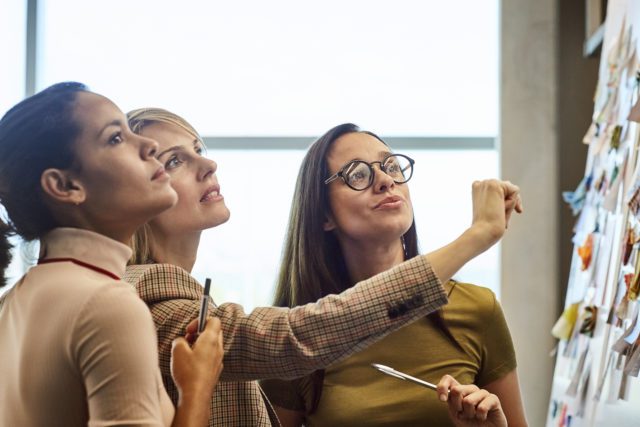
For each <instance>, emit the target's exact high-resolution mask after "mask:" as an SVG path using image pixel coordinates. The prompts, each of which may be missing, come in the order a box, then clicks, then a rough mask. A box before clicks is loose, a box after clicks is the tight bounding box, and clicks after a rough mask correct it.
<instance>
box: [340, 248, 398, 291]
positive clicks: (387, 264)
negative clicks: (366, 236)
mask: <svg viewBox="0 0 640 427" xmlns="http://www.w3.org/2000/svg"><path fill="white" fill-rule="evenodd" d="M340 246H341V247H342V253H343V255H344V260H345V263H346V266H347V270H348V271H349V277H350V278H351V281H352V283H357V282H360V281H362V280H366V279H368V278H370V277H372V276H375V275H376V274H378V273H382V272H383V271H386V270H389V269H390V268H392V267H394V266H396V265H398V264H400V263H402V262H403V261H404V249H403V248H402V241H401V240H400V239H394V240H393V242H384V243H375V244H372V243H371V242H366V243H365V242H356V241H345V240H341V241H340Z"/></svg>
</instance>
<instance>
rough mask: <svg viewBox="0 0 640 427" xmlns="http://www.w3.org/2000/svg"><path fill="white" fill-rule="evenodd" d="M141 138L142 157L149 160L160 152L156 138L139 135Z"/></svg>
mask: <svg viewBox="0 0 640 427" xmlns="http://www.w3.org/2000/svg"><path fill="white" fill-rule="evenodd" d="M138 138H139V139H140V157H141V158H142V159H143V160H148V159H150V158H152V157H155V155H156V154H157V153H158V142H157V141H156V140H155V139H151V138H147V137H144V136H140V135H138Z"/></svg>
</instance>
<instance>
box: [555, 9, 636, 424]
mask: <svg viewBox="0 0 640 427" xmlns="http://www.w3.org/2000/svg"><path fill="white" fill-rule="evenodd" d="M576 19H578V18H577V17H576ZM639 49H640V2H637V1H633V0H609V2H608V6H607V17H606V22H605V36H604V42H603V45H602V51H601V56H600V58H601V59H600V70H599V81H598V85H597V88H596V89H595V95H594V112H593V120H592V123H591V125H590V127H589V128H588V129H587V130H586V133H585V136H584V138H583V140H582V143H584V144H585V149H587V150H588V157H587V164H586V167H585V174H584V178H583V179H582V181H581V182H580V183H579V184H578V186H577V188H576V189H575V191H573V192H567V193H565V194H563V196H564V199H565V201H566V202H567V203H568V204H569V205H570V207H571V209H572V210H573V213H574V215H575V216H576V223H575V227H574V230H573V231H574V236H573V243H574V253H573V258H572V263H571V271H570V276H569V281H568V287H567V297H566V303H565V310H564V312H563V314H562V315H561V317H560V318H559V319H558V321H557V322H556V324H555V325H554V327H553V330H552V334H553V335H554V336H555V337H557V338H558V339H559V343H558V346H557V348H556V356H555V357H556V366H555V371H554V378H553V387H552V392H551V397H550V402H549V412H548V416H547V426H558V427H564V426H571V427H574V426H600V425H607V426H615V427H624V426H639V425H640V378H638V373H639V371H640V319H639V318H638V312H639V305H640V304H639V303H638V294H639V293H640V161H639V157H640V156H639V153H638V151H639V128H638V123H640V98H639V96H638V94H639V91H640V63H639V59H640V50H639ZM562 143H566V144H576V143H580V141H563V142H562Z"/></svg>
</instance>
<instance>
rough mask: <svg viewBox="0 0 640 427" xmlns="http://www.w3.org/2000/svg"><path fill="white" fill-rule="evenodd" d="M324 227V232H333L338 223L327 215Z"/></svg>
mask: <svg viewBox="0 0 640 427" xmlns="http://www.w3.org/2000/svg"><path fill="white" fill-rule="evenodd" d="M322 227H323V228H324V231H333V230H335V229H336V223H335V221H334V220H333V217H332V216H331V215H330V214H328V215H327V220H326V221H325V222H324V224H323V226H322Z"/></svg>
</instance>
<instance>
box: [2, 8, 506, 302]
mask: <svg viewBox="0 0 640 427" xmlns="http://www.w3.org/2000/svg"><path fill="white" fill-rule="evenodd" d="M37 4H38V6H39V8H40V10H39V14H38V16H39V27H38V31H39V35H38V38H37V40H38V42H39V45H38V56H37V58H38V63H37V68H36V86H37V89H38V90H39V89H42V88H44V87H46V86H48V85H50V84H52V83H54V82H58V81H62V80H78V81H81V82H83V83H86V84H88V85H89V86H90V87H91V88H92V89H93V90H95V91H96V92H99V93H103V94H105V95H107V96H108V97H110V98H111V99H113V100H114V101H115V102H116V103H117V104H118V105H119V106H120V107H121V108H122V109H123V110H125V111H126V110H129V109H132V108H138V107H143V106H159V107H163V108H167V109H169V110H171V111H174V112H175V113H178V114H180V115H182V116H184V117H185V118H187V119H188V120H189V121H190V122H192V124H193V125H194V126H195V127H196V129H198V130H199V131H200V133H201V134H202V135H203V136H204V137H205V139H206V140H207V142H208V145H209V155H211V156H212V157H213V158H214V159H215V160H216V161H217V162H218V163H219V167H220V168H219V177H220V182H221V185H222V193H223V194H224V195H225V198H226V201H227V204H228V206H229V207H230V209H231V211H232V216H231V220H230V221H229V223H227V224H225V225H223V226H221V227H219V228H217V229H213V230H209V231H207V232H205V233H204V235H203V238H202V240H201V249H200V253H199V257H198V262H197V264H196V266H195V268H194V275H195V276H196V278H197V279H199V280H201V281H202V280H204V277H211V278H212V279H213V282H214V284H216V286H215V292H214V295H215V296H216V297H217V298H216V299H217V300H218V301H219V302H220V301H237V302H241V303H242V304H244V305H245V306H246V307H247V308H251V307H254V306H256V305H261V304H268V303H269V302H270V301H271V298H272V291H273V290H272V286H273V283H274V281H275V278H276V270H277V266H278V262H279V259H280V250H281V245H282V240H283V237H284V229H285V226H286V223H287V220H288V211H289V206H290V203H291V196H292V192H293V185H294V181H295V177H296V174H297V169H298V166H299V163H300V160H301V159H302V156H303V155H304V150H305V148H306V147H307V146H308V144H309V142H310V141H311V140H313V138H314V137H316V136H318V135H320V134H321V133H323V132H324V131H326V130H328V129H329V128H331V127H333V126H335V125H336V124H339V123H344V122H354V123H357V124H358V125H360V126H361V127H362V128H364V129H369V130H372V131H374V132H376V133H377V134H379V135H381V136H382V137H383V138H385V139H386V140H387V141H389V142H390V143H391V146H392V147H393V148H394V149H395V150H396V151H398V152H404V153H407V154H409V155H410V156H412V157H414V158H415V159H416V161H417V164H416V168H417V169H416V175H415V177H414V178H413V180H412V182H411V183H410V186H411V189H412V195H413V202H414V208H415V213H416V221H417V224H418V231H419V235H420V238H421V249H422V251H423V252H426V251H428V250H430V249H433V248H435V247H437V246H439V245H441V244H443V243H446V242H447V241H449V240H451V239H452V238H454V237H455V236H456V235H457V234H459V233H460V232H461V231H462V230H463V229H464V227H466V226H467V225H468V224H469V222H470V220H471V209H470V200H471V198H470V185H471V181H473V179H477V178H484V177H497V176H499V165H498V152H497V149H496V148H495V147H496V144H495V143H494V140H495V138H496V135H497V129H498V16H499V14H498V5H499V2H498V1H497V0H493V1H485V2H476V1H472V0H457V1H452V2H439V1H435V0H403V1H401V2H389V1H381V0H348V1H338V0H327V1H324V2H316V3H313V2H299V1H295V0H273V1H269V2H263V1H259V0H239V1H235V2H222V1H208V0H193V1H190V2H183V3H176V2H174V1H168V0H155V1H151V0H140V1H136V2H128V1H125V0H112V1H111V2H109V3H104V4H100V5H98V4H95V3H92V2H83V1H79V0H55V1H53V0H40V1H39V2H38V3H37ZM462 9H464V10H465V13H464V14H461V13H459V11H460V10H462ZM12 102H13V101H11V102H9V104H11V103H12ZM443 138H444V139H443ZM443 141H444V142H443ZM479 141H480V143H479V144H478V142H479ZM240 159H242V161H243V162H245V163H249V164H251V165H252V167H253V170H254V173H255V174H256V175H258V176H264V177H265V181H269V182H270V183H271V182H273V183H274V185H269V186H266V185H255V181H254V180H250V179H249V177H246V176H242V175H241V174H240V175H238V171H237V170H234V168H233V165H234V164H237V163H238V162H239V161H240ZM274 161H277V162H278V164H280V165H283V166H282V167H280V168H278V170H277V171H274V169H273V168H269V167H268V166H269V164H271V163H272V162H274ZM445 182H446V185H443V183H445ZM247 266H250V268H247ZM458 278H459V279H460V280H464V281H469V282H472V283H478V284H482V285H487V286H489V287H491V288H492V289H494V291H496V292H497V291H498V288H499V263H498V249H494V250H492V251H489V252H487V253H486V254H484V255H483V256H481V257H479V258H478V259H476V260H474V261H473V262H472V263H470V264H469V265H468V266H467V267H466V269H465V270H463V271H462V272H460V274H459V275H458Z"/></svg>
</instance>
